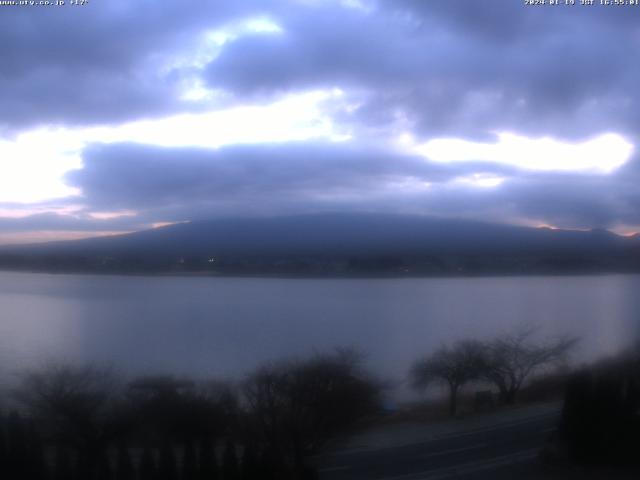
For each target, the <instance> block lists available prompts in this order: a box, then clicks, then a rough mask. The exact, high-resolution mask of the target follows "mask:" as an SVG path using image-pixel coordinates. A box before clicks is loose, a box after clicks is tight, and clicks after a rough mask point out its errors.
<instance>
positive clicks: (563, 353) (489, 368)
mask: <svg viewBox="0 0 640 480" xmlns="http://www.w3.org/2000/svg"><path fill="white" fill-rule="evenodd" d="M535 331H536V329H535V328H533V327H525V328H522V329H521V330H520V331H519V332H517V333H516V334H510V335H504V336H502V337H499V338H497V339H495V340H493V341H492V342H489V343H488V344H487V346H486V348H485V349H484V354H483V366H482V376H483V377H484V378H485V379H486V380H488V381H489V382H491V383H493V384H494V385H495V386H496V387H498V390H499V392H500V399H501V400H502V401H503V402H504V403H507V404H512V403H514V402H515V401H516V396H517V394H518V392H519V391H520V388H521V387H522V385H523V383H524V382H525V380H526V379H527V378H528V377H530V376H531V375H532V374H533V373H535V372H536V371H538V370H540V369H542V368H544V367H547V366H550V365H554V364H558V363H560V362H562V361H563V360H565V359H566V357H567V355H568V353H569V351H570V350H571V349H572V348H573V347H574V345H575V344H576V342H577V339H576V338H560V339H557V340H553V341H548V342H544V343H535V342H534V341H533V337H534V334H535Z"/></svg>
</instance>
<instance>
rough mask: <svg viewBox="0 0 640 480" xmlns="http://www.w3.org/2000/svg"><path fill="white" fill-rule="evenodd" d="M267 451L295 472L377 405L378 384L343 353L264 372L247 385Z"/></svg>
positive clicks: (253, 415)
mask: <svg viewBox="0 0 640 480" xmlns="http://www.w3.org/2000/svg"><path fill="white" fill-rule="evenodd" d="M244 399H245V401H246V406H247V411H248V412H247V413H248V414H249V417H250V418H251V419H252V423H253V425H254V428H255V429H256V430H257V433H258V435H259V437H260V438H261V439H262V442H263V447H264V448H265V449H266V450H268V451H270V452H273V453H274V454H275V455H278V456H280V457H281V458H282V459H283V460H285V461H286V463H288V464H289V465H291V466H292V467H293V468H294V469H298V468H301V467H302V462H303V459H304V457H305V456H306V455H307V454H310V453H313V452H315V451H317V450H318V448H320V447H321V446H322V445H324V443H325V442H327V441H328V440H329V439H331V438H332V437H334V436H336V435H338V434H340V433H343V432H345V431H346V430H348V429H349V428H350V427H352V426H353V425H354V423H355V422H357V421H358V420H359V419H360V418H362V417H363V416H364V415H367V414H368V413H369V412H371V411H372V409H373V408H374V407H375V406H376V405H377V400H378V385H377V383H376V382H374V381H372V380H371V379H370V378H369V377H368V376H367V375H366V374H365V373H364V372H363V371H362V370H361V369H360V368H359V365H358V356H357V355H354V354H353V352H352V351H349V350H343V351H338V352H336V353H334V354H330V355H316V356H314V357H312V358H310V359H306V360H302V361H290V362H283V363H280V364H275V365H270V366H267V367H263V368H260V369H259V370H258V371H256V372H255V373H254V374H253V375H251V376H250V377H249V379H248V380H247V382H246V383H245V386H244Z"/></svg>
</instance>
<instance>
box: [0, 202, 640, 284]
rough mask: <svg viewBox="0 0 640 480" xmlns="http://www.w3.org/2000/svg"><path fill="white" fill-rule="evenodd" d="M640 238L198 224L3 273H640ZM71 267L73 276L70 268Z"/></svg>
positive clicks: (405, 223) (455, 228)
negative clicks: (31, 271)
mask: <svg viewBox="0 0 640 480" xmlns="http://www.w3.org/2000/svg"><path fill="white" fill-rule="evenodd" d="M639 259H640V238H638V237H637V236H629V237H625V236H620V235H617V234H615V233H613V232H610V231H608V230H601V229H593V230H590V231H579V230H563V229H551V228H534V227H523V226H515V225H506V224H493V223H486V222H480V221H473V220H464V219H455V218H438V217H428V216H418V215H392V214H371V213H367V214H363V213H357V214H354V213H352V214H347V213H339V214H337V213H333V214H331V213H325V214H312V215H296V216H279V217H246V218H226V219H215V220H200V221H193V222H189V223H179V224H173V225H169V226H164V227H160V228H156V229H151V230H143V231H139V232H133V233H129V234H123V235H118V236H108V237H93V238H89V239H83V240H73V241H62V242H50V243H43V244H31V245H13V246H5V247H0V268H29V267H32V268H39V269H44V270H47V269H54V270H56V269H62V270H65V269H71V270H73V269H89V270H93V271H109V270H118V269H121V270H123V271H126V270H131V271H135V270H141V271H176V270H179V271H189V269H191V270H193V271H210V272H218V273H234V272H241V273H242V272H244V273H252V272H253V273H287V272H291V271H297V272H300V273H305V272H306V273H310V274H314V273H322V274H325V273H327V272H334V273H347V274H348V273H350V272H352V273H353V272H355V273H357V272H360V271H371V272H380V273H425V274H431V273H452V272H460V271H463V272H489V273H491V272H492V271H494V270H495V271H496V272H505V271H506V272H509V271H513V272H525V273H526V272H527V271H532V272H533V271H544V270H550V271H552V270H559V271H572V270H578V271H580V270H589V271H600V270H601V271H636V270H637V271H640V260H639ZM72 267H73V268H72Z"/></svg>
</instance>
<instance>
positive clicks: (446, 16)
mask: <svg viewBox="0 0 640 480" xmlns="http://www.w3.org/2000/svg"><path fill="white" fill-rule="evenodd" d="M547 3H548V2H547ZM560 3H561V4H564V3H565V0H560ZM576 3H577V5H574V6H565V5H558V6H553V5H544V6H527V5H524V1H523V0H457V1H452V0H428V1H423V0H243V1H242V2H230V1H224V2H223V1H192V0H163V1H162V2H159V1H158V0H153V1H150V0H137V1H135V2H132V1H130V0H108V1H107V0H90V1H89V2H88V3H87V4H86V5H85V6H73V5H69V4H68V3H67V5H65V6H48V7H47V6H13V7H11V6H2V7H0V45H2V52H3V53H2V57H1V62H0V79H1V81H2V83H1V85H2V88H0V106H1V109H0V112H1V115H0V243H8V242H24V241H34V240H45V239H59V238H77V237H82V236H91V235H98V234H105V233H115V232H126V231H132V230H138V229H143V228H150V227H152V226H157V225H163V224H166V223H171V222H180V221H187V220H194V219H202V218H214V217H220V216H230V215H244V216H246V215H279V214H293V213H312V212H328V211H367V212H371V211H374V212H398V213H417V214H429V215H440V216H447V217H462V218H473V219H480V220H486V221H497V222H506V223H516V224H524V225H550V226H554V227H561V228H602V227H604V228H610V229H613V230H616V231H618V232H621V233H629V232H635V231H638V230H640V188H639V187H638V185H639V183H638V180H640V162H639V158H640V157H639V156H638V145H639V142H640V58H638V57H639V56H640V53H639V52H640V7H635V6H624V7H621V6H608V7H607V6H600V5H595V6H591V7H587V6H580V5H579V3H580V0H577V1H576Z"/></svg>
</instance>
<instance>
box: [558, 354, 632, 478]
mask: <svg viewBox="0 0 640 480" xmlns="http://www.w3.org/2000/svg"><path fill="white" fill-rule="evenodd" d="M639 449H640V349H638V348H636V349H633V350H631V351H629V352H626V353H625V354H623V355H620V356H618V357H616V358H612V359H608V360H604V361H601V362H599V363H598V364H596V365H593V366H591V367H588V368H583V369H581V370H579V371H577V372H575V373H574V374H573V375H572V376H571V377H570V379H569V382H568V385H567V389H566V396H565V402H564V407H563V410H562V418H561V422H560V426H559V430H558V434H557V435H556V437H555V439H554V442H553V445H552V446H550V448H549V449H548V453H549V454H550V456H551V457H552V458H555V459H568V460H571V461H573V462H577V463H581V464H585V465H592V466H616V467H629V468H633V469H637V470H638V471H639V473H640V455H639V452H640V450H639Z"/></svg>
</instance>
